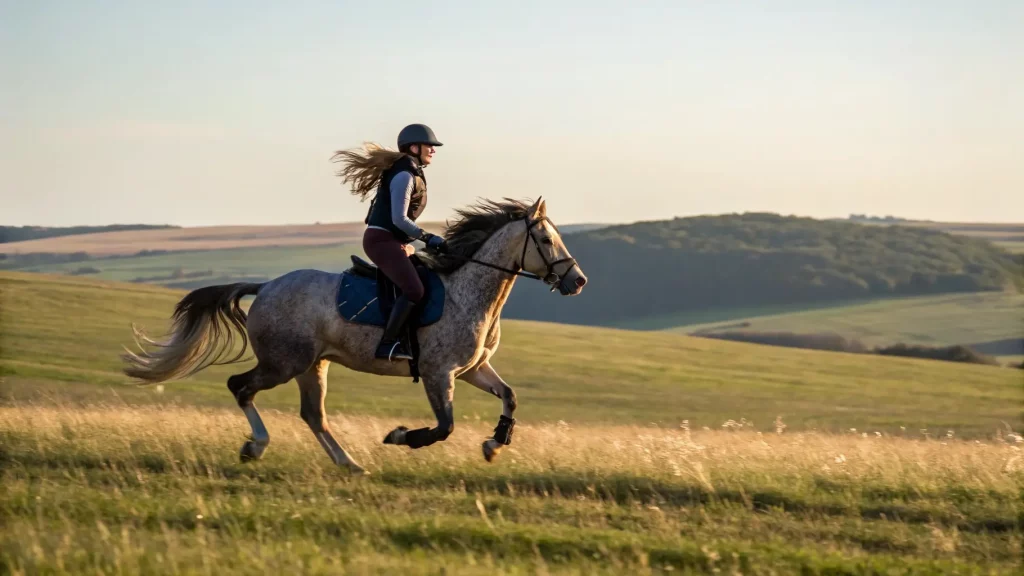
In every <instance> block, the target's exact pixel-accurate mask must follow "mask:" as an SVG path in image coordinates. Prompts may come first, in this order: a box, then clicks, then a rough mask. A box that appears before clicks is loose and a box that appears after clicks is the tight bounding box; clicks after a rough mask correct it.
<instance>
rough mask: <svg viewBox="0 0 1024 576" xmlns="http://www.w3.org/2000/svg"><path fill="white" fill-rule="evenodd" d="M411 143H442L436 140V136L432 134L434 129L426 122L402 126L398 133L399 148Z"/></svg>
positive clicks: (432, 144) (437, 144) (433, 144)
mask: <svg viewBox="0 0 1024 576" xmlns="http://www.w3.org/2000/svg"><path fill="white" fill-rule="evenodd" d="M413 144H430V145H431V146H441V145H442V144H441V143H440V142H438V141H437V136H434V131H433V130H431V129H430V126H427V125H426V124H409V125H408V126H406V127H405V128H402V131H401V132H399V133H398V148H399V150H401V149H402V148H404V147H406V146H411V145H413Z"/></svg>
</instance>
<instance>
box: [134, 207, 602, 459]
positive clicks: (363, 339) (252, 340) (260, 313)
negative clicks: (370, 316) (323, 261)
mask: <svg viewBox="0 0 1024 576" xmlns="http://www.w3.org/2000/svg"><path fill="white" fill-rule="evenodd" d="M456 214H457V215H458V218H457V219H456V220H455V221H454V222H453V223H451V224H449V225H448V226H447V227H446V230H445V233H444V235H445V239H446V240H447V242H448V246H449V249H448V251H447V253H445V254H432V255H429V254H428V255H425V256H424V257H423V258H422V259H421V261H422V262H423V263H424V264H425V265H426V266H427V267H428V268H429V269H431V270H432V271H433V272H434V273H435V274H436V275H437V277H438V278H440V280H441V282H442V283H443V285H444V289H445V293H444V308H443V310H444V311H443V314H442V315H441V317H440V318H439V319H438V320H437V321H436V322H434V323H432V324H430V325H426V326H422V327H420V328H418V332H417V336H418V338H419V341H420V342H421V345H420V354H419V357H418V361H417V363H418V373H419V374H418V375H419V376H421V377H422V381H423V388H424V391H425V392H426V396H427V399H428V401H429V403H430V407H431V409H432V410H433V412H434V416H435V417H436V419H437V425H436V426H435V427H433V428H420V429H416V430H410V429H408V428H407V427H405V426H399V427H397V428H395V429H394V430H392V431H391V432H390V433H388V435H387V436H386V437H385V438H384V443H385V444H395V445H404V446H407V447H408V448H412V449H418V448H423V447H426V446H430V445H432V444H434V443H436V442H441V441H444V440H445V439H446V438H448V436H449V435H451V434H452V432H453V430H454V428H455V419H454V417H453V415H452V406H453V401H454V392H455V380H461V381H463V382H467V383H469V384H471V385H472V386H474V387H476V388H479V389H480V390H483V391H484V392H487V393H490V394H493V395H494V396H496V397H497V398H498V399H500V400H501V403H502V414H501V416H500V417H499V421H498V425H497V427H495V431H494V435H493V436H492V437H491V438H488V439H486V440H484V442H483V445H482V448H483V455H484V458H485V459H486V460H487V461H488V462H491V461H493V459H494V458H495V457H496V456H497V455H498V453H499V452H500V450H501V449H502V447H503V446H507V445H509V444H510V443H511V440H512V431H513V427H514V424H515V418H514V416H513V415H514V413H515V410H516V393H515V391H514V390H513V389H512V387H511V386H509V385H508V384H507V383H506V382H505V381H504V380H503V379H502V378H501V376H500V375H499V374H498V372H497V371H496V370H495V369H494V367H493V366H492V365H491V359H492V358H493V357H494V354H495V353H496V352H497V350H498V343H499V341H500V339H501V323H500V317H501V311H502V307H503V306H504V305H505V302H506V301H507V299H508V297H509V294H510V293H511V291H512V287H513V285H514V284H515V281H516V279H517V278H518V277H520V276H525V277H529V278H533V279H538V280H542V281H543V282H544V283H546V284H548V285H549V286H550V287H551V291H552V292H553V291H554V290H556V289H557V290H558V291H559V292H560V293H561V295H562V296H575V295H578V294H579V293H580V292H581V290H582V289H583V286H584V285H585V284H586V283H587V277H586V276H585V275H584V274H583V271H582V269H581V268H580V266H579V264H578V263H577V262H576V260H575V259H574V258H573V257H572V256H571V255H570V254H569V251H568V249H567V248H566V246H565V244H564V242H563V241H562V237H561V235H560V234H559V232H558V229H557V228H556V227H555V225H554V223H552V222H551V220H550V219H548V217H547V207H546V204H545V202H544V200H543V198H538V199H537V201H536V202H533V203H532V204H531V203H529V202H524V201H517V200H511V199H508V198H505V199H503V200H502V201H491V200H483V201H481V202H479V203H477V204H476V205H472V206H469V207H466V208H462V209H459V210H456ZM417 257H419V256H417ZM343 276H344V274H343V273H329V272H324V271H320V270H310V269H303V270H294V271H291V272H288V273H286V274H284V275H282V276H279V277H277V278H275V279H273V280H270V281H269V282H265V283H234V284H222V285H216V286H207V287H203V288H198V289H195V290H193V291H192V292H190V293H188V294H187V295H186V296H185V297H183V298H182V299H181V300H180V301H179V302H178V303H177V305H176V306H175V309H174V313H173V315H172V317H171V320H172V323H171V332H170V334H169V335H168V336H167V338H166V339H165V340H163V341H161V342H157V341H154V340H152V339H150V338H149V337H148V336H146V334H145V333H144V332H143V331H142V330H140V329H139V328H138V327H136V326H135V325H133V326H132V331H133V334H134V337H135V341H136V344H138V346H139V348H140V352H138V353H135V352H132V351H131V350H128V349H127V348H126V351H125V353H124V354H123V355H122V356H121V357H122V359H123V361H124V362H125V364H126V365H125V366H124V367H123V371H124V373H125V374H126V375H127V376H129V377H131V378H133V379H135V380H136V381H137V382H141V383H144V384H145V383H157V382H164V381H169V380H177V379H183V378H187V377H188V376H191V375H193V374H195V373H197V372H199V371H200V370H203V369H204V368H206V367H208V366H211V365H215V364H231V363H235V362H240V361H242V360H241V358H242V356H243V355H244V354H245V352H246V350H247V347H250V346H251V348H252V351H253V355H254V356H255V359H256V366H255V367H254V368H252V369H251V370H249V371H247V372H244V373H241V374H235V375H233V376H231V377H229V378H228V380H227V387H228V390H229V391H230V392H231V393H232V394H233V395H234V397H235V400H236V401H237V403H238V406H239V407H240V408H241V409H242V412H243V413H244V414H245V416H246V418H247V419H248V422H249V425H250V427H251V428H252V435H251V436H250V437H249V439H247V440H246V442H245V443H244V444H243V445H242V449H241V452H240V458H241V460H242V461H243V462H248V461H253V460H258V459H260V458H261V457H262V456H263V454H264V453H265V452H266V450H267V447H268V446H269V444H270V434H269V433H268V431H267V428H266V426H265V425H264V424H263V420H262V418H261V417H260V413H259V411H258V410H257V409H256V405H255V403H254V398H255V396H256V394H257V393H259V392H260V391H262V390H269V389H271V388H274V387H276V386H278V385H281V384H284V383H286V382H288V381H290V380H291V379H293V378H294V379H295V380H296V382H297V383H298V387H299V394H300V410H299V414H300V416H301V417H302V419H303V420H304V421H305V422H306V424H307V425H308V426H309V428H310V429H311V430H312V432H313V434H314V436H315V437H316V439H317V441H318V442H319V443H320V445H321V446H322V447H323V449H324V450H325V451H326V452H327V455H328V456H330V458H331V460H333V462H334V464H336V465H337V466H339V467H340V468H342V469H347V470H348V471H349V472H351V473H352V474H357V475H360V474H367V473H368V472H367V471H366V470H365V469H364V468H363V467H362V466H360V465H359V464H358V463H356V461H355V460H354V459H353V458H352V456H351V455H350V454H349V453H348V452H346V451H345V449H344V447H342V445H341V444H340V443H339V442H338V440H337V439H336V438H335V437H334V435H333V434H332V433H331V428H330V426H329V425H328V423H327V419H326V417H325V413H324V399H325V397H326V394H327V369H328V367H329V366H330V364H331V363H332V362H334V363H337V364H341V365H342V366H344V367H346V368H349V369H350V370H354V371H358V372H364V373H370V374H375V375H380V376H400V377H409V376H412V375H413V374H412V368H411V365H410V363H408V362H391V361H388V360H381V359H376V358H375V357H374V350H375V348H376V343H377V342H378V341H379V340H380V337H381V334H382V330H383V329H382V328H381V327H379V326H372V325H366V324H359V323H354V322H350V321H349V320H348V319H346V318H344V317H342V316H341V315H340V314H339V312H338V309H337V308H338V306H337V303H336V295H337V294H338V291H339V287H340V282H342V278H343ZM251 295H254V296H255V299H254V300H253V301H252V303H251V305H250V307H249V311H248V314H247V313H246V312H245V311H244V310H243V309H242V308H241V306H240V303H239V302H240V300H241V299H242V298H243V297H245V296H251ZM236 334H238V335H240V336H241V339H242V342H241V344H242V345H241V350H240V351H237V352H236V354H235V355H234V356H233V357H231V358H228V359H224V358H225V357H227V356H230V355H231V351H232V350H234V348H235V346H234V344H235V337H236ZM144 345H149V346H151V347H153V349H152V350H149V351H147V350H145V347H144Z"/></svg>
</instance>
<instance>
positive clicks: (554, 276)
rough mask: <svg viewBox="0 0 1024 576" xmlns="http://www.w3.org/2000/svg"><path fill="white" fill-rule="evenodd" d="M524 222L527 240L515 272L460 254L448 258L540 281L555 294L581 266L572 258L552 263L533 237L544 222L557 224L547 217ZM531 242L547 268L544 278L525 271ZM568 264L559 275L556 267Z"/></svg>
mask: <svg viewBox="0 0 1024 576" xmlns="http://www.w3.org/2000/svg"><path fill="white" fill-rule="evenodd" d="M523 222H525V223H526V238H525V239H524V240H523V254H522V256H521V257H520V258H519V264H518V265H517V267H516V269H515V270H512V269H509V268H505V267H503V266H498V265H497V264H491V263H490V262H484V261H482V260H477V259H475V258H468V257H466V256H460V255H458V254H446V256H449V257H453V258H458V259H460V260H464V261H466V262H472V263H474V264H479V265H481V266H485V267H487V268H493V269H494V270H500V271H502V272H505V273H506V274H511V275H513V276H522V277H524V278H529V279H531V280H540V281H541V282H543V283H545V284H547V285H548V286H551V291H552V292H554V290H555V288H558V287H559V284H560V283H561V282H562V280H563V279H564V278H565V274H568V273H569V271H570V270H572V269H573V268H575V267H577V266H579V264H577V263H576V259H575V258H572V257H569V258H562V259H560V260H555V261H553V262H552V261H550V260H548V257H547V256H545V255H544V251H543V250H541V249H540V242H538V241H537V238H536V237H534V235H533V228H534V227H535V226H537V225H538V224H540V223H542V222H547V223H548V224H550V225H551V227H552V228H555V223H554V222H552V221H551V220H549V219H548V217H547V216H544V217H542V218H537V219H536V220H530V219H529V218H526V219H523ZM556 229H557V228H556ZM530 240H533V245H534V247H536V248H537V254H538V255H540V259H541V260H543V261H544V265H545V266H547V272H546V273H544V275H543V276H541V275H538V274H534V273H533V272H527V271H526V270H524V269H523V266H524V265H525V264H526V250H527V249H528V248H529V246H530ZM566 262H571V264H570V265H569V267H568V268H566V269H565V274H558V272H555V266H558V265H559V264H565V263H566ZM562 289H563V291H564V290H568V288H567V287H562Z"/></svg>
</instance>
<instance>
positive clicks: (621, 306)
mask: <svg viewBox="0 0 1024 576" xmlns="http://www.w3.org/2000/svg"><path fill="white" fill-rule="evenodd" d="M565 240H566V244H567V245H568V247H569V249H570V251H571V252H572V254H573V256H574V257H576V259H577V261H578V262H579V263H580V266H581V267H582V268H583V271H584V272H585V273H586V274H587V276H588V278H589V280H590V282H589V283H588V284H587V288H586V289H585V290H584V291H583V293H582V294H581V295H580V296H578V297H576V298H573V299H572V300H565V299H554V298H550V297H544V296H547V294H546V293H545V292H544V291H543V290H538V289H536V287H526V288H517V290H515V291H514V292H513V295H512V298H510V300H509V303H508V306H507V308H506V315H507V316H509V317H512V318H525V319H534V320H552V321H559V322H568V323H575V324H590V325H602V324H613V323H615V322H618V321H623V320H628V319H635V318H643V317H651V316H657V315H665V314H672V313H685V312H688V311H695V310H704V309H708V308H733V307H738V306H741V307H752V306H761V305H779V304H801V303H815V302H825V301H840V300H853V299H858V298H868V297H880V296H896V295H921V294H938V293H949V292H977V291H988V290H1003V289H1005V288H1006V287H1008V286H1016V287H1017V289H1020V288H1021V287H1022V286H1024V275H1022V273H1021V271H1022V262H1021V260H1019V259H1015V258H1014V257H1013V256H1012V255H1010V254H1008V253H1007V252H1005V251H1003V250H1001V249H999V248H997V247H995V246H994V245H993V244H991V243H989V242H987V241H984V240H981V239H977V238H969V237H965V236H953V235H950V234H947V233H945V232H940V231H937V230H931V229H925V228H911V227H905V226H865V225H861V224H856V223H852V222H846V221H822V220H814V219H811V218H798V217H784V216H779V215H776V214H761V213H754V214H734V215H724V216H702V217H694V218H676V219H673V220H664V221H655V222H640V223H636V224H629V225H623V226H613V227H608V228H603V229H600V230H592V231H587V232H582V233H579V234H572V235H569V236H568V237H567V238H566V239H565ZM523 284H525V283H523Z"/></svg>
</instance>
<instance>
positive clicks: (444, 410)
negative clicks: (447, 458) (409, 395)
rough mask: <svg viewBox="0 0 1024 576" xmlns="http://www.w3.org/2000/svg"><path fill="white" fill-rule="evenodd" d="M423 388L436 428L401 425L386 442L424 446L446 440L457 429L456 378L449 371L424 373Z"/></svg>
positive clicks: (414, 446)
mask: <svg viewBox="0 0 1024 576" xmlns="http://www.w3.org/2000/svg"><path fill="white" fill-rule="evenodd" d="M423 389H424V390H425V391H426V393H427V399H428V400H429V401H430V407H431V408H432V409H433V410H434V416H435V417H436V418H437V427H436V428H417V429H416V430H409V429H408V428H406V427H405V426H399V427H398V428H395V429H394V430H392V431H391V432H389V433H388V435H387V436H385V437H384V443H385V444H402V445H405V446H408V447H409V448H423V447H424V446H430V445H431V444H433V443H435V442H441V441H444V440H445V439H446V438H448V436H450V435H451V433H452V431H453V430H455V416H453V415H452V402H453V400H454V399H455V378H453V377H452V374H451V373H450V372H449V373H447V374H443V375H430V376H427V375H424V376H423Z"/></svg>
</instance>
